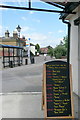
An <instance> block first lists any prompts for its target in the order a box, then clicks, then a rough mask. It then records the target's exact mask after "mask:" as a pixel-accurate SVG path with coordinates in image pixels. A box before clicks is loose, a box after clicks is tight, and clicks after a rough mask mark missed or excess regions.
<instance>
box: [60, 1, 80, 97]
mask: <svg viewBox="0 0 80 120" xmlns="http://www.w3.org/2000/svg"><path fill="white" fill-rule="evenodd" d="M67 9H68V10H69V9H70V10H72V12H75V14H66V13H65V14H64V15H62V16H61V17H62V19H64V20H68V21H69V23H70V25H71V27H70V64H71V65H72V80H73V91H74V92H75V93H76V94H77V95H79V96H80V92H79V91H80V86H79V84H80V3H78V2H72V3H71V4H70V6H69V7H68V8H67Z"/></svg>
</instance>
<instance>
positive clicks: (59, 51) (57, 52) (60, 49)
mask: <svg viewBox="0 0 80 120" xmlns="http://www.w3.org/2000/svg"><path fill="white" fill-rule="evenodd" d="M54 56H55V58H56V59H60V58H61V57H62V56H66V49H65V47H64V46H63V45H58V46H57V47H55V48H54Z"/></svg>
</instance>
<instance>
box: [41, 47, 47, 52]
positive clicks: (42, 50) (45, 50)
mask: <svg viewBox="0 0 80 120" xmlns="http://www.w3.org/2000/svg"><path fill="white" fill-rule="evenodd" d="M40 50H41V53H45V54H47V52H48V48H47V47H44V48H40Z"/></svg>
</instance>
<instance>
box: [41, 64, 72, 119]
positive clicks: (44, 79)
mask: <svg viewBox="0 0 80 120" xmlns="http://www.w3.org/2000/svg"><path fill="white" fill-rule="evenodd" d="M70 94H71V111H72V116H60V117H59V116H58V117H47V101H46V100H47V99H46V64H44V66H43V87H42V109H44V118H45V119H74V105H73V95H72V94H73V93H72V66H71V65H70Z"/></svg>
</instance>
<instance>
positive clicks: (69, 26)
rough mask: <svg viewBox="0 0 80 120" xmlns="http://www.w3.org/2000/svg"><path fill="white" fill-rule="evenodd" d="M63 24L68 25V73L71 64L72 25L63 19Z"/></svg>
mask: <svg viewBox="0 0 80 120" xmlns="http://www.w3.org/2000/svg"><path fill="white" fill-rule="evenodd" d="M62 22H63V23H65V24H67V25H68V48H67V64H68V71H69V63H70V28H71V24H70V23H69V22H67V21H65V20H64V19H62ZM68 73H69V72H68Z"/></svg>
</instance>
